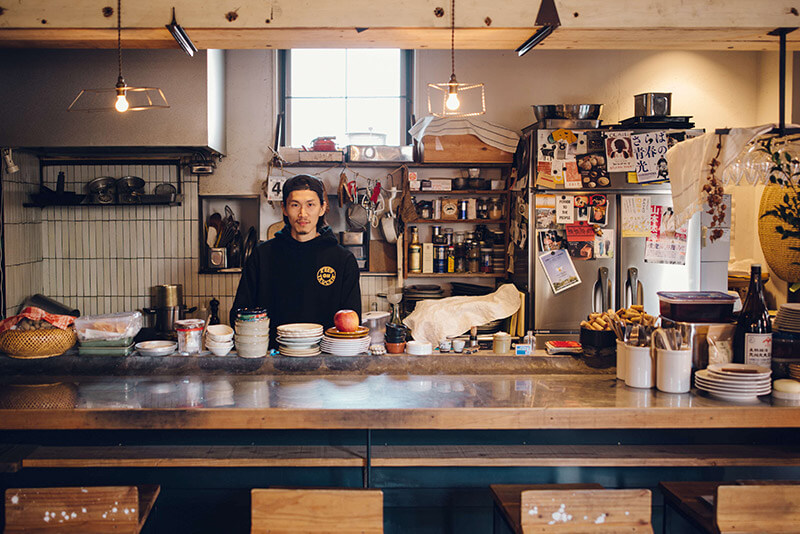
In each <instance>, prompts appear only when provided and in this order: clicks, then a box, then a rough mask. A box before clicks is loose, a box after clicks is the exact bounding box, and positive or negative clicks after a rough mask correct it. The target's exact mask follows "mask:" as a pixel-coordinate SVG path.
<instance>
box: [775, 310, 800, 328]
mask: <svg viewBox="0 0 800 534" xmlns="http://www.w3.org/2000/svg"><path fill="white" fill-rule="evenodd" d="M774 327H775V330H779V331H781V332H794V333H800V304H797V303H793V304H782V305H781V307H780V309H779V310H778V314H777V315H776V316H775V324H774Z"/></svg>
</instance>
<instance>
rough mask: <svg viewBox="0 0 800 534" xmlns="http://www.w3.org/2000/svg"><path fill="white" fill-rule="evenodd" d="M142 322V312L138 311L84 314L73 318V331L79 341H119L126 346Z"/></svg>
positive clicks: (140, 327) (139, 328)
mask: <svg viewBox="0 0 800 534" xmlns="http://www.w3.org/2000/svg"><path fill="white" fill-rule="evenodd" d="M142 323H143V320H142V314H141V312H138V311H134V312H123V313H111V314H108V315H86V316H84V317H78V318H76V319H75V333H76V334H77V335H78V341H80V342H81V343H86V342H87V341H90V342H91V341H119V342H120V345H123V344H124V346H127V345H130V343H131V341H132V340H133V338H134V337H136V334H138V333H139V330H141V329H142ZM115 346H119V345H115Z"/></svg>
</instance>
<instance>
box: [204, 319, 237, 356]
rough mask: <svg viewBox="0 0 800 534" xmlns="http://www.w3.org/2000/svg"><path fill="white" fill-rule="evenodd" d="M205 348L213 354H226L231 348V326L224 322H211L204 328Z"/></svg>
mask: <svg viewBox="0 0 800 534" xmlns="http://www.w3.org/2000/svg"><path fill="white" fill-rule="evenodd" d="M206 348H207V349H208V350H210V351H211V352H212V353H213V354H214V356H227V354H228V353H229V352H230V351H231V349H232V348H233V328H231V327H230V326H228V325H226V324H213V325H211V326H209V327H208V328H207V329H206Z"/></svg>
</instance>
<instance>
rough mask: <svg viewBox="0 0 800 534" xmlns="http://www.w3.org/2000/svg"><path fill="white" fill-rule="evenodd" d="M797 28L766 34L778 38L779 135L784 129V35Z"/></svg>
mask: <svg viewBox="0 0 800 534" xmlns="http://www.w3.org/2000/svg"><path fill="white" fill-rule="evenodd" d="M796 29H797V28H776V29H774V30H772V31H771V32H769V33H768V34H767V35H777V36H778V38H779V39H780V44H779V47H778V51H779V53H778V62H779V70H778V131H779V133H780V135H783V134H784V131H785V130H786V35H787V34H790V33H792V32H793V31H795V30H796Z"/></svg>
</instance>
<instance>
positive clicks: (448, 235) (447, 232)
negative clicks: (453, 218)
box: [444, 228, 453, 247]
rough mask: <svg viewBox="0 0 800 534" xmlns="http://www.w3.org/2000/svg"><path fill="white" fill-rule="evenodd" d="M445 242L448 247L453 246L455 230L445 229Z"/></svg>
mask: <svg viewBox="0 0 800 534" xmlns="http://www.w3.org/2000/svg"><path fill="white" fill-rule="evenodd" d="M444 241H445V244H446V245H447V246H448V247H449V246H450V245H452V244H453V229H452V228H445V229H444Z"/></svg>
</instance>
